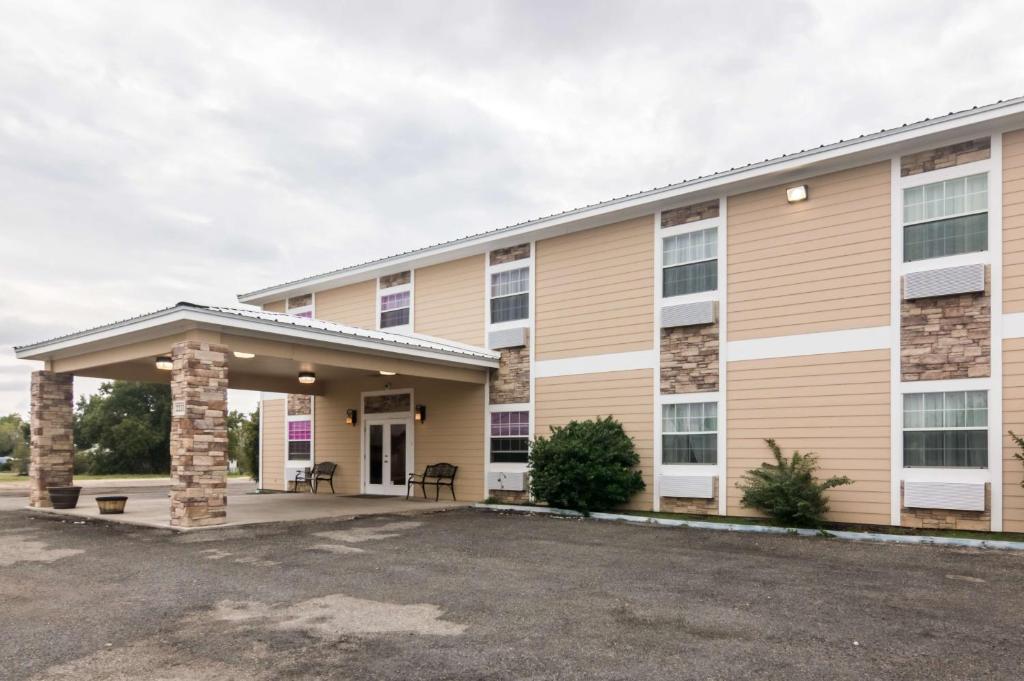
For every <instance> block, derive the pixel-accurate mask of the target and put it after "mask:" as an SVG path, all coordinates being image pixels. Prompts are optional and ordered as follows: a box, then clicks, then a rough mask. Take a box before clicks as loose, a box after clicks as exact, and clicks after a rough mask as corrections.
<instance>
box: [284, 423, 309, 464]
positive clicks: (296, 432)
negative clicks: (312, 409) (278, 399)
mask: <svg viewBox="0 0 1024 681" xmlns="http://www.w3.org/2000/svg"><path fill="white" fill-rule="evenodd" d="M312 452H313V421H312V419H310V418H309V417H304V418H296V419H292V420H289V421H288V460H289V461H308V460H309V458H310V455H311V454H312Z"/></svg>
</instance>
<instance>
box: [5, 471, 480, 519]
mask: <svg viewBox="0 0 1024 681" xmlns="http://www.w3.org/2000/svg"><path fill="white" fill-rule="evenodd" d="M83 482H84V481H83ZM107 482H109V481H107ZM83 487H84V489H83V490H82V496H81V497H80V498H79V500H78V507H77V508H74V509H70V510H57V509H38V508H34V509H30V512H31V513H48V514H56V515H64V516H68V517H73V518H88V519H93V520H106V521H110V522H115V523H125V524H129V525H141V526H144V527H154V528H160V529H171V525H170V502H169V501H168V497H167V492H168V488H167V485H166V482H165V483H164V485H163V486H162V487H160V486H155V485H140V486H138V487H127V486H126V487H117V486H114V485H105V486H102V487H101V486H99V485H97V486H89V487H85V485H83ZM114 494H120V495H124V496H127V497H128V503H127V504H126V506H125V511H124V513H122V514H111V515H100V512H99V508H98V506H97V505H96V501H95V497H96V496H104V495H114ZM227 497H228V516H227V522H226V523H225V524H223V525H215V526H213V527H198V528H188V529H187V530H184V529H183V528H174V529H183V531H195V530H205V529H216V528H218V527H238V526H240V525H254V524H260V523H275V522H287V521H295V520H318V519H331V518H333V519H337V518H357V517H360V516H369V515H381V514H387V515H393V514H402V515H407V514H418V513H430V512H434V511H439V510H444V509H448V508H456V507H460V506H468V505H470V502H452V501H440V502H435V501H433V500H430V501H424V500H423V499H413V500H409V501H406V500H405V498H404V497H345V496H340V495H331V494H317V495H313V494H309V493H308V492H306V493H294V494H283V493H279V494H274V493H269V494H257V493H255V485H254V484H253V483H252V482H251V481H249V480H238V481H231V482H229V483H228V494H227ZM19 501H20V503H19V504H18V507H19V508H25V506H26V502H27V499H20V500H19Z"/></svg>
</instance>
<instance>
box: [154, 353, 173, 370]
mask: <svg viewBox="0 0 1024 681" xmlns="http://www.w3.org/2000/svg"><path fill="white" fill-rule="evenodd" d="M156 368H157V369H159V370H160V371H170V370H171V369H173V368H174V360H172V359H171V358H170V357H168V356H167V355H161V356H160V357H157V358H156Z"/></svg>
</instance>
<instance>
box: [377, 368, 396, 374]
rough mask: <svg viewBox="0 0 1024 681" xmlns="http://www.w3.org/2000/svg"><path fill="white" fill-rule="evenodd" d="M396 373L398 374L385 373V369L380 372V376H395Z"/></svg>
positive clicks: (392, 372)
mask: <svg viewBox="0 0 1024 681" xmlns="http://www.w3.org/2000/svg"><path fill="white" fill-rule="evenodd" d="M395 373H396V372H394V371H384V370H383V369H381V370H380V375H381V376H394V375H395Z"/></svg>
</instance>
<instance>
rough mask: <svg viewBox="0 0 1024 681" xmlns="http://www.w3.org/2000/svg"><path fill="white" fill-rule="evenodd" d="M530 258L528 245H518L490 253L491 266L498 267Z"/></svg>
mask: <svg viewBox="0 0 1024 681" xmlns="http://www.w3.org/2000/svg"><path fill="white" fill-rule="evenodd" d="M529 257H530V244H519V245H518V246H509V247H508V248H498V249H495V250H493V251H491V256H490V258H491V264H492V265H500V264H502V263H505V262H513V261H514V260H525V259H526V258H529Z"/></svg>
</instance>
